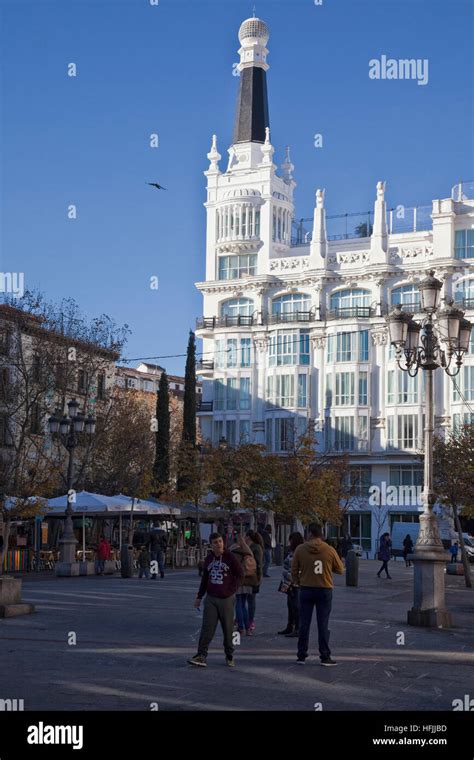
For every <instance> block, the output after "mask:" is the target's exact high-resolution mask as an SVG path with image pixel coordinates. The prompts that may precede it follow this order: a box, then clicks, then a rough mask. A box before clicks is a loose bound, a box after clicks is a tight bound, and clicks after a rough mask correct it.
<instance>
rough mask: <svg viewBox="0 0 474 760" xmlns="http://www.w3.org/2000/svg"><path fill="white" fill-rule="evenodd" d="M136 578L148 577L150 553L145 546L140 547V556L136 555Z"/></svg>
mask: <svg viewBox="0 0 474 760" xmlns="http://www.w3.org/2000/svg"><path fill="white" fill-rule="evenodd" d="M138 577H139V578H143V577H145V578H149V577H150V552H149V551H148V549H147V548H146V546H142V548H141V551H140V554H139V555H138Z"/></svg>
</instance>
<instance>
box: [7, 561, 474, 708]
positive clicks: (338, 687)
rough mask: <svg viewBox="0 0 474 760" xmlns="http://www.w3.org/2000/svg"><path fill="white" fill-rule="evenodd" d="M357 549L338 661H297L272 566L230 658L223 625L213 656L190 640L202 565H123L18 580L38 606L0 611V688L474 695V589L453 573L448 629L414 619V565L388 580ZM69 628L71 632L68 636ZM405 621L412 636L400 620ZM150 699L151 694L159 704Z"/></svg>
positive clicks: (420, 704)
mask: <svg viewBox="0 0 474 760" xmlns="http://www.w3.org/2000/svg"><path fill="white" fill-rule="evenodd" d="M378 567H379V563H377V562H375V561H373V560H362V561H361V563H360V577H359V583H360V585H359V587H358V588H347V587H346V586H345V579H344V577H342V576H336V588H335V592H334V604H333V612H332V615H331V621H330V628H331V648H332V651H333V657H334V658H335V659H336V660H337V661H338V663H339V665H338V667H337V668H322V667H320V665H319V658H318V653H317V647H316V644H317V636H316V625H315V622H314V623H313V628H312V638H311V642H312V647H313V650H312V651H313V652H314V656H311V657H310V659H308V661H307V663H306V665H305V666H304V667H300V666H297V665H295V659H296V640H295V639H286V638H284V637H282V636H278V635H277V634H276V632H277V631H278V630H279V629H281V628H283V627H284V626H285V624H286V599H285V597H284V596H283V594H279V593H278V592H277V587H278V582H279V578H280V572H281V569H280V568H277V567H273V568H271V571H270V572H271V576H272V577H271V579H266V580H265V582H264V584H263V586H262V591H261V593H260V594H259V596H258V601H257V617H256V623H257V630H256V633H255V635H254V636H253V637H252V638H250V637H242V640H241V643H240V645H239V646H238V647H237V649H236V663H237V666H236V668H235V669H234V670H230V669H229V668H227V667H226V666H225V663H224V655H223V651H222V636H221V633H220V629H218V633H217V634H216V638H215V639H214V643H213V645H212V646H211V649H210V653H209V660H208V663H209V666H208V668H207V669H203V668H202V669H198V668H192V667H190V666H189V665H187V664H186V659H187V658H188V657H189V656H190V655H192V654H195V652H196V645H197V639H198V636H199V630H200V626H201V617H200V615H199V614H198V613H197V612H196V610H195V609H194V608H193V606H192V605H193V600H194V597H195V594H196V591H197V588H198V584H199V579H198V576H197V572H196V571H195V570H178V571H175V572H173V573H168V574H167V575H166V578H165V579H164V580H156V581H152V580H138V578H133V579H132V578H131V579H122V578H121V577H120V576H117V575H116V576H110V577H107V576H104V577H100V578H99V577H84V578H58V579H53V580H44V579H36V580H30V579H26V580H24V584H23V599H24V601H28V602H33V603H34V604H35V605H36V609H37V613H36V614H35V615H30V616H25V617H21V618H13V619H9V620H1V621H0V642H1V644H0V673H1V674H2V677H1V683H0V699H7V698H17V699H24V704H25V710H150V709H151V707H150V705H151V704H152V703H157V706H158V708H159V710H272V709H280V710H281V709H287V710H302V711H305V710H314V709H315V704H316V703H321V706H322V709H323V710H407V711H408V710H409V711H413V710H437V711H439V710H451V709H452V701H453V700H454V699H463V698H464V695H465V694H470V695H471V696H473V697H474V686H473V684H474V626H473V623H474V591H472V590H468V589H465V588H464V586H463V579H462V578H460V577H455V576H446V583H447V599H448V607H449V608H450V609H451V611H452V613H453V619H454V627H453V628H452V629H451V630H449V631H443V630H426V629H419V628H410V627H408V626H407V625H406V612H407V609H408V608H409V607H411V604H412V578H413V575H412V574H413V570H412V569H410V568H405V567H404V563H402V562H401V561H397V562H392V563H391V573H392V575H393V580H392V581H390V580H385V579H380V580H379V579H377V578H376V577H375V573H376V570H377V569H378ZM70 633H75V634H76V637H77V643H76V645H69V644H68V635H69V634H70ZM401 633H403V634H404V635H405V643H404V644H401V643H397V641H398V642H401V641H402V640H403V637H402V636H400V634H401ZM155 709H156V707H155Z"/></svg>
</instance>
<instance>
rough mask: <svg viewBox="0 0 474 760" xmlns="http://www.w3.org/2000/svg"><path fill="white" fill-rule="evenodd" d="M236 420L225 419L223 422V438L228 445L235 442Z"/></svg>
mask: <svg viewBox="0 0 474 760" xmlns="http://www.w3.org/2000/svg"><path fill="white" fill-rule="evenodd" d="M236 426H237V422H236V420H227V421H226V423H225V438H226V441H227V443H228V444H229V446H235V444H236Z"/></svg>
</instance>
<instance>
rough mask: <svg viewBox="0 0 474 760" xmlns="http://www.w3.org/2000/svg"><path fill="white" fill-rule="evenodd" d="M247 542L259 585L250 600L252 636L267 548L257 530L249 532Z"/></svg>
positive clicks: (254, 587)
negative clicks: (254, 563) (254, 562)
mask: <svg viewBox="0 0 474 760" xmlns="http://www.w3.org/2000/svg"><path fill="white" fill-rule="evenodd" d="M246 541H247V543H248V545H249V546H250V548H251V550H252V552H253V556H254V557H255V561H256V563H257V581H258V583H257V585H256V586H253V588H252V594H250V596H249V598H248V610H249V631H250V633H251V634H252V633H253V632H254V631H255V628H256V626H255V614H256V610H257V594H258V593H259V591H260V584H261V582H262V576H263V557H264V552H265V547H264V544H263V538H262V537H261V535H260V533H257V531H255V530H248V531H247V534H246Z"/></svg>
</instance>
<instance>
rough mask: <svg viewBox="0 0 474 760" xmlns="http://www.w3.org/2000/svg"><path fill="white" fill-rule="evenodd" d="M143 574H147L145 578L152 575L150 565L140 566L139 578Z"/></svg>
mask: <svg viewBox="0 0 474 760" xmlns="http://www.w3.org/2000/svg"><path fill="white" fill-rule="evenodd" d="M143 576H145V578H149V577H150V568H149V567H140V568H139V569H138V577H139V578H143Z"/></svg>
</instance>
